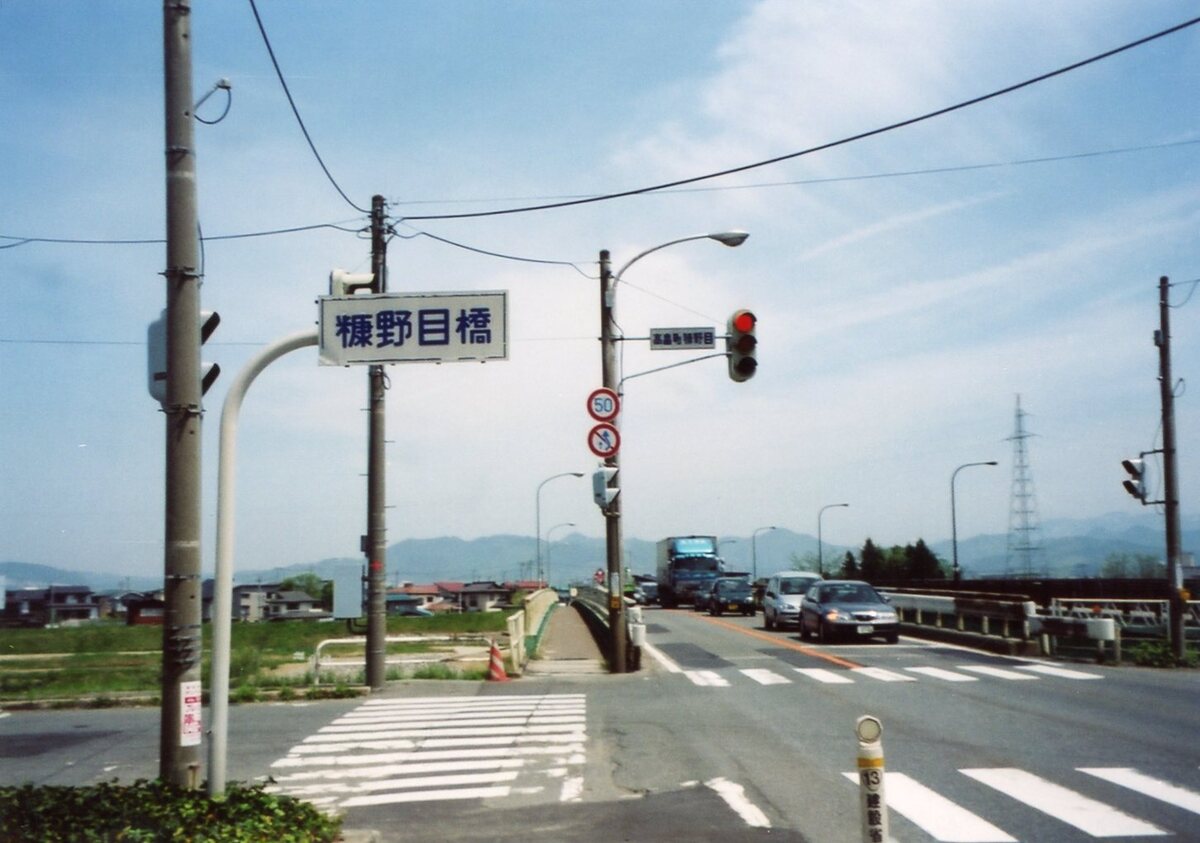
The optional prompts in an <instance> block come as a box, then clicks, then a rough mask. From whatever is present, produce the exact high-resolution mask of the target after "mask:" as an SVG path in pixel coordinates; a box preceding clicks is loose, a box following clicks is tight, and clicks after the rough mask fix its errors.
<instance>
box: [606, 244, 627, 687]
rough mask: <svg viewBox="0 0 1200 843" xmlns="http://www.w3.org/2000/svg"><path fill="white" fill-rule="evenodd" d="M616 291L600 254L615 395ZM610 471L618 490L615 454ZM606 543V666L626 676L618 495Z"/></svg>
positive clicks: (609, 385) (609, 514) (608, 361)
mask: <svg viewBox="0 0 1200 843" xmlns="http://www.w3.org/2000/svg"><path fill="white" fill-rule="evenodd" d="M616 297H617V291H616V289H615V286H614V283H613V275H612V269H611V267H610V266H609V254H608V250H607V249H604V250H603V251H601V252H600V354H601V356H600V371H601V380H602V386H605V387H607V388H608V389H611V390H612V391H613V392H617V391H618V389H619V387H620V384H619V379H618V377H617V374H618V373H617V343H616V339H615V338H614V336H613V328H614V327H615V325H616V321H615V314H614V310H615V308H616ZM604 464H605V465H606V466H608V467H609V468H613V469H616V473H614V474H613V476H612V478H611V479H610V480H609V483H608V485H609V486H610V487H616V488H618V489H620V488H621V474H620V470H621V462H620V458H619V455H618V454H613V455H612V456H611V457H607V458H606V459H605V460H604ZM605 539H606V542H607V545H606V546H607V562H608V628H609V631H610V634H611V636H612V638H611V641H610V643H609V649H610V652H609V654H608V664H609V667H610V669H611V671H612V672H613V673H625V670H626V669H625V638H626V636H625V600H624V594H623V593H622V591H623V589H622V586H621V546H622V535H621V494H620V492H618V493H617V496H616V497H614V498H613V499H612V503H610V504H609V505H608V511H607V513H606V514H605Z"/></svg>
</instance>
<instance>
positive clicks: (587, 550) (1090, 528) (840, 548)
mask: <svg viewBox="0 0 1200 843" xmlns="http://www.w3.org/2000/svg"><path fill="white" fill-rule="evenodd" d="M1182 520H1183V549H1184V552H1185V554H1186V553H1187V552H1188V551H1190V550H1192V549H1194V548H1195V547H1197V545H1198V544H1200V516H1185V517H1184V518H1183V519H1182ZM1040 536H1041V538H1040V541H1038V542H1037V545H1038V547H1039V548H1040V550H1039V551H1038V553H1037V556H1036V557H1035V560H1036V565H1037V567H1038V568H1039V569H1040V573H1042V574H1044V575H1047V576H1053V577H1087V576H1097V575H1098V574H1099V572H1100V568H1101V566H1102V565H1103V564H1104V561H1105V559H1106V558H1108V557H1109V556H1110V555H1111V554H1128V555H1130V556H1138V555H1150V556H1154V557H1155V558H1158V559H1162V558H1163V557H1164V555H1165V552H1164V545H1165V539H1164V528H1163V521H1162V518H1161V517H1159V516H1155V515H1153V514H1144V513H1139V514H1137V515H1127V514H1124V513H1115V514H1110V515H1105V516H1101V517H1096V518H1086V519H1054V520H1049V521H1046V522H1044V523H1043V524H1042V525H1041V529H1040ZM912 541H913V542H915V541H917V537H914V538H913V539H912ZM877 544H881V543H879V542H877ZM926 544H928V545H929V548H930V549H931V550H932V551H933V552H934V553H936V554H937V555H938V556H939V557H941V558H942V559H946V560H949V559H950V558H951V557H952V555H953V549H952V547H951V543H950V541H949V540H942V541H936V542H929V541H927V542H926ZM883 546H885V547H886V545H883ZM1007 547H1008V536H1007V535H1003V534H999V535H981V536H974V537H971V538H966V539H961V540H959V542H958V558H959V563H960V565H961V566H962V569H963V573H964V576H966V577H968V578H970V577H982V576H993V575H998V574H1004V573H1006V572H1009V571H1011V572H1013V573H1020V571H1021V570H1022V564H1021V563H1020V562H1019V561H1014V560H1009V559H1008V558H1007V555H1008V554H1007ZM720 550H721V555H722V556H723V557H725V560H726V568H727V569H728V570H738V571H747V572H757V573H758V574H759V575H760V576H764V575H766V574H769V573H773V572H774V571H777V570H781V569H787V568H792V567H796V566H799V567H805V568H810V567H815V566H816V561H817V539H816V538H815V537H814V536H810V535H808V534H805V533H794V532H792V531H791V530H787V529H783V528H780V529H774V530H768V531H755V536H754V537H748V536H730V537H728V538H725V537H722V538H721V539H720ZM848 550H849V551H851V552H853V553H854V554H855V556H856V557H857V556H858V555H859V553H860V551H861V547H846V546H844V545H837V544H830V543H829V542H825V543H824V544H822V546H821V560H822V562H823V565H824V567H825V569H826V570H828V569H831V568H834V567H835V566H838V565H840V564H841V560H842V558H843V557H844V556H845V553H846V551H848ZM535 559H536V547H535V542H534V538H533V537H532V536H516V535H495V536H483V537H480V538H476V539H461V538H456V537H445V538H435V539H406V540H404V541H401V542H397V543H395V544H393V545H391V546H390V547H389V548H388V553H387V571H388V582H389V583H392V584H398V583H401V582H416V583H429V582H434V581H437V580H443V581H445V580H450V581H463V582H466V581H473V580H499V581H503V580H519V579H534V578H535V577H536V574H537V570H536V561H535ZM654 560H655V541H647V540H644V539H638V538H626V541H625V562H626V566H627V567H628V568H629V569H631V570H632V571H633V573H635V574H642V573H653V571H654V566H655V561H654ZM362 562H363V560H362V558H361V557H342V558H334V559H321V560H316V561H297V562H295V563H293V564H290V565H287V566H283V567H276V568H268V569H255V570H247V571H237V572H236V573H235V576H234V581H235V582H236V583H253V582H276V581H279V580H281V579H284V578H285V577H288V576H292V575H295V574H301V573H307V572H312V573H315V574H317V575H318V576H321V577H323V578H330V577H332V572H333V570H334V569H335V568H337V567H339V566H345V565H347V564H357V565H361V564H362ZM542 564H543V568H545V569H546V570H547V571H548V573H549V577H550V579H551V581H552V582H554V583H555V584H556V585H557V584H566V583H569V582H577V581H583V580H587V579H588V578H589V577H590V576H591V574H592V573H593V572H594V571H595V570H596V569H597V568H603V567H605V543H604V539H601V538H592V537H589V536H584V535H582V534H580V533H572V534H570V535H567V536H565V537H563V538H561V539H555V541H554V542H553V543H552V544H549V545H547V544H546V543H545V542H544V541H543V545H542ZM205 576H211V570H209V571H206V572H205ZM0 577H4V579H5V582H6V584H7V588H9V589H15V588H44V587H46V586H49V585H87V586H89V587H91V588H92V589H94V590H96V591H105V590H111V589H129V590H148V589H152V588H159V587H161V586H162V577H161V576H158V577H154V576H124V575H119V574H109V573H101V572H95V571H86V570H68V569H63V568H57V567H53V566H47V565H32V564H27V563H23V562H17V561H7V562H0Z"/></svg>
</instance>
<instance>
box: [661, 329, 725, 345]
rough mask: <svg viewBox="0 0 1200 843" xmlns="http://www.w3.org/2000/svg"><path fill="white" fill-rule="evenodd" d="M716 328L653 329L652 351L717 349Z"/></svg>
mask: <svg viewBox="0 0 1200 843" xmlns="http://www.w3.org/2000/svg"><path fill="white" fill-rule="evenodd" d="M716 345H717V343H716V329H715V328H651V329H650V349H651V350H652V351H667V350H672V351H673V350H679V351H685V350H688V349H692V348H716Z"/></svg>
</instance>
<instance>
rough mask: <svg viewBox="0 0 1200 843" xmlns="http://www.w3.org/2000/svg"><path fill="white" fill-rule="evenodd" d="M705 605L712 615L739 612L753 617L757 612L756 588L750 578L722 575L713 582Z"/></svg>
mask: <svg viewBox="0 0 1200 843" xmlns="http://www.w3.org/2000/svg"><path fill="white" fill-rule="evenodd" d="M704 605H705V607H707V609H708V613H709V614H710V615H723V614H725V613H726V612H739V613H741V614H743V615H749V616H751V617H753V616H754V615H755V613H756V612H757V610H756V609H755V607H754V589H753V588H751V586H750V583H749V581H748V580H745V579H742V578H741V577H721V578H719V579H717V580H716V581H715V582H713V584H712V588H710V589H709V592H708V596H707V597H706V598H705V600H704Z"/></svg>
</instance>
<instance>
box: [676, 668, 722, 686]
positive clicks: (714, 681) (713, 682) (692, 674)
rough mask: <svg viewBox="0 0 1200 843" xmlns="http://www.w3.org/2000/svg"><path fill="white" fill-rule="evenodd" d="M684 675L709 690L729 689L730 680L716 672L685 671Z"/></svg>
mask: <svg viewBox="0 0 1200 843" xmlns="http://www.w3.org/2000/svg"><path fill="white" fill-rule="evenodd" d="M683 675H684V676H686V677H687V678H688V679H690V680H692V682H693V683H695V684H697V685H701V686H705V687H709V688H728V687H729V680H728V679H726V678H725V677H724V676H722V675H721V674H719V673H717V672H716V671H715V670H685V671H684V672H683Z"/></svg>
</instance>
